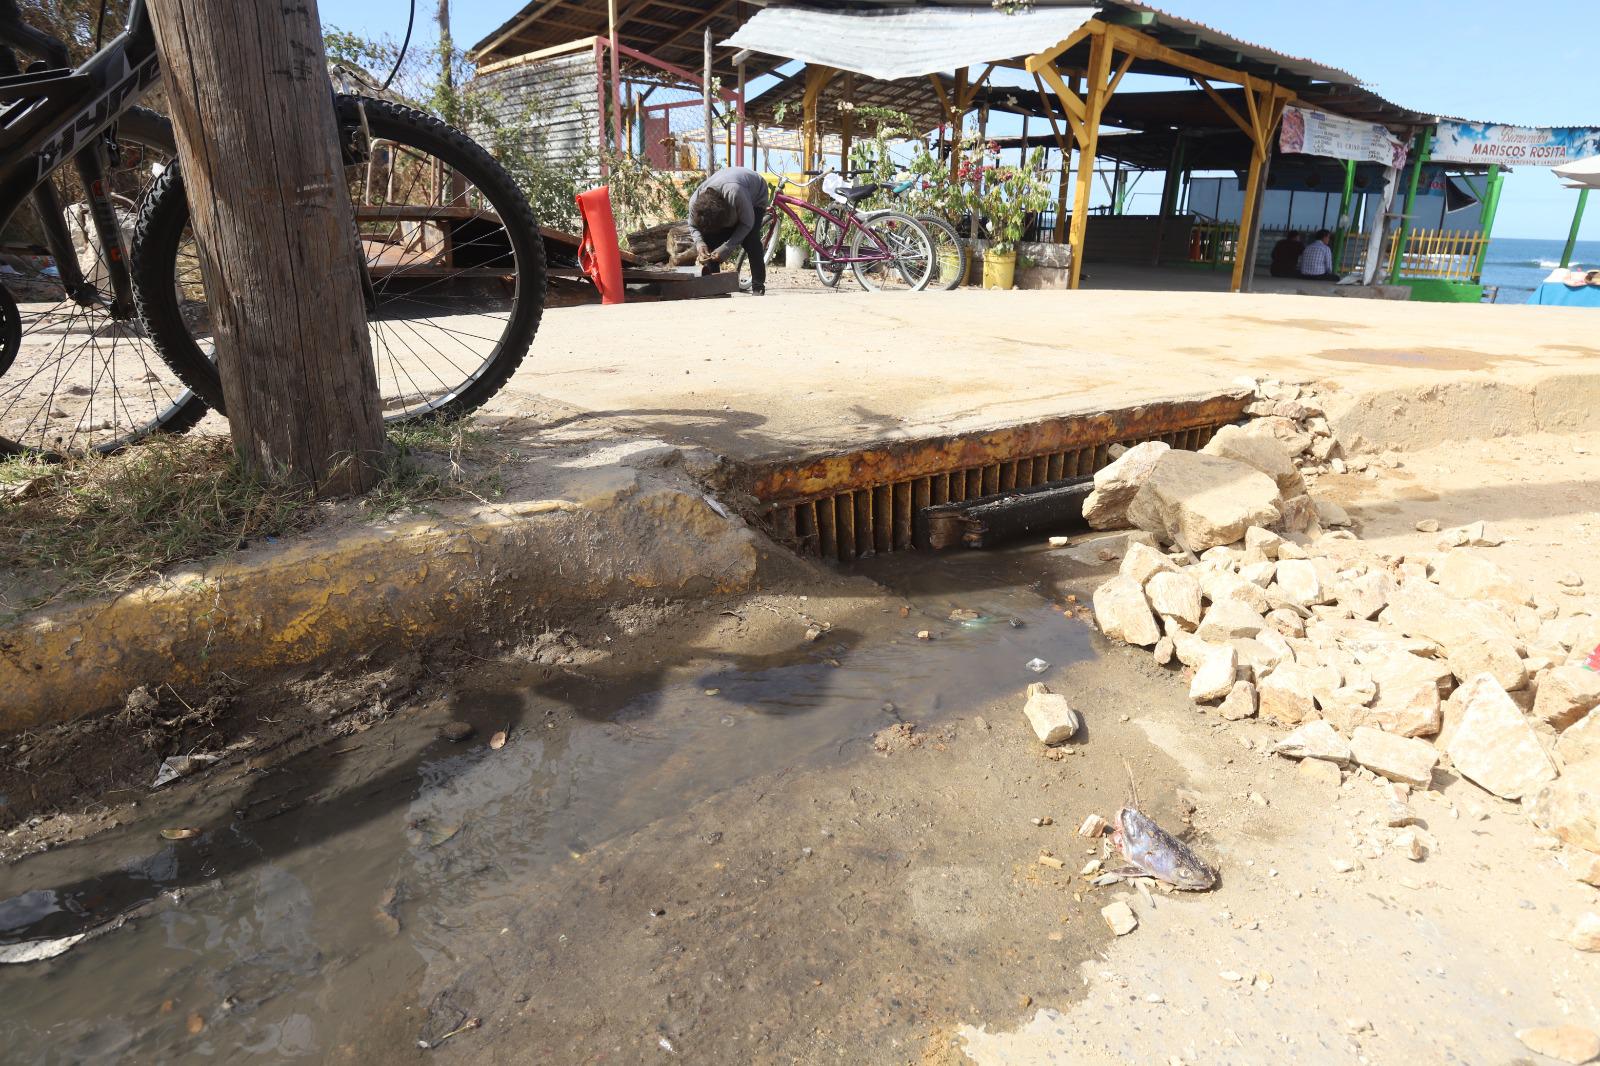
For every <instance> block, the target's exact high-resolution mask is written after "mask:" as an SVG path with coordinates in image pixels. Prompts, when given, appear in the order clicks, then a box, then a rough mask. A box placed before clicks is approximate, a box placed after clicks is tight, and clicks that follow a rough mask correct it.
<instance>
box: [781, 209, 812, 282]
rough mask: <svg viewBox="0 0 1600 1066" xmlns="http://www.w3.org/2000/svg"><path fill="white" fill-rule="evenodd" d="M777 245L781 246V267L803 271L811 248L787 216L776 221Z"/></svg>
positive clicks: (798, 228) (797, 227)
mask: <svg viewBox="0 0 1600 1066" xmlns="http://www.w3.org/2000/svg"><path fill="white" fill-rule="evenodd" d="M778 243H779V244H780V245H782V246H783V265H784V267H785V268H786V269H788V270H804V269H805V268H806V257H807V255H808V253H809V252H810V251H811V246H810V245H808V244H807V243H806V239H805V238H804V237H802V236H801V235H800V227H799V226H796V225H795V224H794V220H793V219H791V218H790V217H789V216H788V215H783V216H782V217H781V218H779V219H778Z"/></svg>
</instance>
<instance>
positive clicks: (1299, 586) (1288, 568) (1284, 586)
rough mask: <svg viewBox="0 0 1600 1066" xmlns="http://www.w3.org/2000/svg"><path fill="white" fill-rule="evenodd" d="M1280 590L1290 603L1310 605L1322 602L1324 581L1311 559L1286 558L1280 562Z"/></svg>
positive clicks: (1302, 605) (1303, 605)
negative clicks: (1319, 576)
mask: <svg viewBox="0 0 1600 1066" xmlns="http://www.w3.org/2000/svg"><path fill="white" fill-rule="evenodd" d="M1278 590H1279V591H1280V592H1282V593H1283V595H1284V596H1285V597H1286V598H1287V599H1288V600H1289V602H1290V603H1293V604H1297V605H1298V606H1301V607H1310V606H1311V605H1312V604H1317V603H1321V602H1322V581H1321V579H1320V578H1318V576H1317V568H1316V566H1315V565H1314V564H1313V563H1312V562H1311V560H1309V559H1286V560H1284V561H1283V562H1280V563H1279V564H1278Z"/></svg>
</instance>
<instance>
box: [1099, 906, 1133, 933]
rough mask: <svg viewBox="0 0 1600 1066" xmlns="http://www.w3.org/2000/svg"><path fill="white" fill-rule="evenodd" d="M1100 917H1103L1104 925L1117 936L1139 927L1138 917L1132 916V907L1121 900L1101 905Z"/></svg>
mask: <svg viewBox="0 0 1600 1066" xmlns="http://www.w3.org/2000/svg"><path fill="white" fill-rule="evenodd" d="M1100 917H1102V918H1104V919H1105V922H1106V926H1107V927H1108V928H1110V930H1111V931H1112V932H1113V933H1115V934H1116V935H1117V936H1126V935H1127V934H1129V933H1131V932H1133V931H1134V930H1135V929H1137V928H1138V927H1139V919H1138V918H1136V917H1134V914H1133V908H1132V907H1130V906H1128V905H1127V904H1126V903H1123V902H1122V901H1121V900H1118V901H1117V902H1115V903H1111V904H1107V905H1106V906H1104V907H1101V908H1100Z"/></svg>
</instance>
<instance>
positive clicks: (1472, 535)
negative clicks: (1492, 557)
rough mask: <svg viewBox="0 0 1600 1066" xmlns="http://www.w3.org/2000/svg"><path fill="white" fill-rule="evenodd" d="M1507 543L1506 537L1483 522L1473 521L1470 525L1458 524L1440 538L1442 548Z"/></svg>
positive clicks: (1494, 545) (1477, 546)
mask: <svg viewBox="0 0 1600 1066" xmlns="http://www.w3.org/2000/svg"><path fill="white" fill-rule="evenodd" d="M1504 543H1505V538H1504V537H1502V536H1500V535H1499V534H1498V533H1495V532H1494V531H1493V530H1491V529H1490V528H1489V527H1488V526H1487V525H1486V524H1484V523H1483V522H1473V523H1471V524H1470V525H1465V526H1457V527H1456V528H1454V529H1447V530H1445V531H1444V536H1442V537H1440V538H1439V547H1440V549H1441V550H1448V549H1450V548H1497V547H1499V546H1500V545H1502V544H1504Z"/></svg>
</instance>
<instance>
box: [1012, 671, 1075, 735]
mask: <svg viewBox="0 0 1600 1066" xmlns="http://www.w3.org/2000/svg"><path fill="white" fill-rule="evenodd" d="M1022 713H1023V714H1024V715H1026V716H1027V719H1028V724H1029V725H1031V726H1033V733H1034V736H1036V737H1038V738H1039V739H1040V740H1041V741H1043V742H1044V743H1046V744H1052V745H1053V744H1063V743H1065V742H1067V741H1069V740H1071V739H1072V737H1073V735H1074V734H1076V733H1077V732H1078V729H1079V728H1080V727H1081V726H1082V725H1083V722H1082V721H1081V720H1080V719H1079V718H1078V712H1077V711H1075V710H1073V709H1072V705H1071V704H1069V703H1068V702H1067V698H1066V697H1065V696H1063V695H1061V694H1060V693H1056V692H1051V691H1050V690H1049V689H1048V688H1046V687H1045V686H1044V685H1042V684H1040V683H1038V682H1035V683H1033V684H1031V685H1029V686H1028V702H1026V703H1024V704H1023V705H1022Z"/></svg>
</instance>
